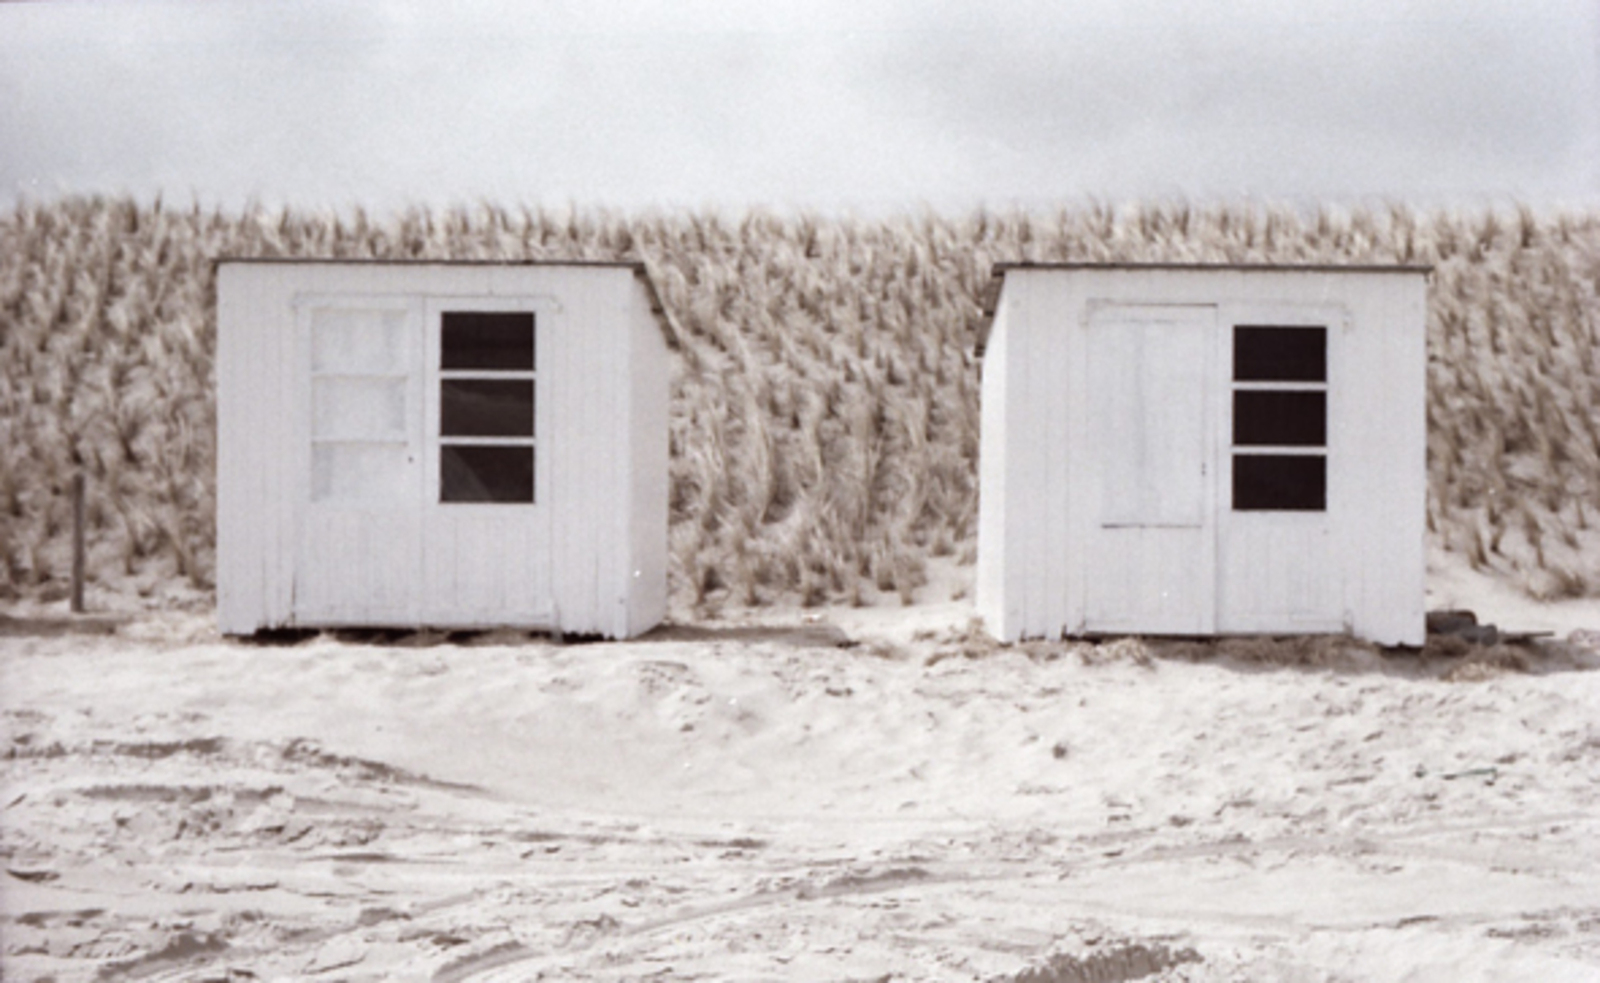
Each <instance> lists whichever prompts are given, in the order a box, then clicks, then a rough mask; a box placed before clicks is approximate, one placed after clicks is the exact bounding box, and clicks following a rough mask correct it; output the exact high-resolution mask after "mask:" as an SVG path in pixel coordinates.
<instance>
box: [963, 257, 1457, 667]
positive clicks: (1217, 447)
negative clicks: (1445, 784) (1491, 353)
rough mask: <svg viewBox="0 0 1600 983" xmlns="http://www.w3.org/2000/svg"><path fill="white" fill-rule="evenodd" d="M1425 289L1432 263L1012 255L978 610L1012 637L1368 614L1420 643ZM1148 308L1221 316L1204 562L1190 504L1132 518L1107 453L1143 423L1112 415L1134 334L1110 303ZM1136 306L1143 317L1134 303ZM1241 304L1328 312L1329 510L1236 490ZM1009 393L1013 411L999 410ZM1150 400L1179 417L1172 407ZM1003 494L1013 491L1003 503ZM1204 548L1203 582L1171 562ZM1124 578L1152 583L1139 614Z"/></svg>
mask: <svg viewBox="0 0 1600 983" xmlns="http://www.w3.org/2000/svg"><path fill="white" fill-rule="evenodd" d="M1424 304H1425V281H1424V278H1423V277H1422V275H1420V274H1416V273H1409V274H1402V273H1327V272H1321V271H1315V272H1313V271H1291V270H1282V269H1279V270H1270V271H1267V270H1260V271H1250V270H1233V269H1218V270H1138V269H1119V270H1049V269H1041V270H1027V269H1011V270H1008V271H1007V272H1006V276H1005V281H1004V287H1003V291H1002V296H1001V299H1000V303H999V305H998V306H997V314H996V323H995V330H994V331H993V332H992V334H991V345H990V347H989V350H988V352H987V353H986V355H985V360H984V368H983V371H984V383H983V397H984V417H983V433H982V440H983V449H984V458H985V461H986V463H985V465H984V466H983V468H982V480H981V494H980V506H979V514H980V525H979V558H978V578H977V598H976V601H977V608H978V613H979V614H980V615H982V616H983V617H984V618H985V619H986V621H987V623H988V624H989V626H990V628H991V630H992V631H994V632H995V634H996V635H997V636H999V637H1001V638H1004V639H1007V640H1014V639H1017V638H1021V637H1059V636H1062V635H1079V634H1086V633H1099V632H1139V633H1146V634H1162V633H1182V634H1187V633H1190V631H1188V630H1185V629H1184V628H1183V627H1182V625H1185V624H1190V625H1197V626H1198V629H1197V630H1196V631H1195V632H1194V633H1209V632H1210V631H1213V630H1214V631H1215V632H1218V633H1230V632H1238V633H1270V632H1302V631H1312V632H1315V631H1342V630H1349V631H1352V632H1354V633H1355V634H1357V635H1359V636H1361V637H1365V638H1369V639H1372V640H1374V641H1378V642H1380V643H1384V644H1420V642H1421V640H1422V633H1423V588H1424V576H1425V560H1424V552H1423V549H1424V540H1423V535H1424V531H1423V524H1424V516H1425V512H1424V509H1425V501H1424V496H1425V493H1426V489H1425V480H1426V479H1425V459H1426V423H1425V409H1424V399H1425V392H1424V387H1425V384H1426V381H1425V368H1426V366H1425V350H1424V346H1425V341H1424V337H1425V336H1424V317H1425V312H1424ZM1139 309H1145V310H1147V311H1148V310H1157V311H1159V310H1162V309H1167V310H1169V311H1172V312H1182V316H1181V317H1180V316H1178V314H1177V313H1174V314H1172V315H1170V316H1169V315H1163V316H1162V317H1163V318H1166V319H1171V318H1176V319H1177V320H1178V321H1183V320H1185V319H1187V320H1188V321H1189V322H1191V323H1194V324H1202V323H1205V322H1206V321H1207V319H1208V318H1209V319H1210V323H1213V324H1214V327H1213V328H1211V329H1210V331H1209V333H1210V338H1209V339H1208V341H1207V342H1206V343H1205V344H1204V345H1202V346H1201V347H1202V348H1205V349H1209V365H1208V367H1207V368H1206V369H1205V372H1206V375H1207V378H1208V379H1209V384H1208V386H1207V387H1206V393H1205V409H1204V412H1205V413H1206V414H1207V419H1206V423H1205V425H1204V442H1205V448H1204V460H1205V462H1206V463H1205V465H1204V467H1205V468H1206V472H1207V480H1208V481H1209V482H1210V487H1211V488H1212V489H1213V493H1212V497H1211V504H1210V505H1208V506H1207V509H1208V512H1207V516H1206V531H1205V533H1204V535H1206V536H1208V537H1211V540H1210V541H1211V543H1212V544H1213V545H1214V550H1215V554H1214V558H1212V559H1210V560H1205V561H1199V562H1197V561H1195V560H1194V556H1195V554H1194V551H1193V550H1192V549H1189V548H1188V547H1185V546H1180V545H1177V544H1179V543H1180V542H1182V541H1183V534H1182V533H1181V532H1180V531H1179V530H1180V529H1181V527H1182V526H1183V525H1184V523H1182V522H1178V521H1166V520H1163V521H1152V522H1148V523H1142V522H1119V521H1115V520H1116V516H1112V515H1109V514H1108V513H1107V512H1106V511H1105V504H1104V500H1105V497H1106V495H1107V487H1108V484H1107V483H1108V482H1110V483H1111V484H1112V485H1115V484H1116V481H1117V479H1116V476H1115V470H1114V469H1111V468H1109V467H1108V464H1107V462H1108V460H1109V459H1110V457H1111V456H1112V455H1115V454H1118V453H1119V452H1121V453H1125V452H1126V448H1125V447H1118V446H1114V445H1115V443H1116V441H1117V440H1118V439H1119V434H1120V436H1121V437H1122V438H1126V436H1127V435H1126V434H1125V433H1121V432H1120V431H1119V430H1118V429H1117V426H1115V425H1113V424H1112V423H1108V422H1107V417H1108V416H1115V413H1116V411H1115V400H1114V399H1112V398H1111V397H1112V396H1113V395H1114V392H1115V391H1114V390H1113V389H1108V387H1110V386H1114V385H1116V382H1114V381H1113V380H1111V379H1109V378H1108V377H1107V374H1106V369H1107V368H1108V365H1109V366H1110V367H1112V368H1114V367H1115V363H1116V361H1117V359H1118V358H1119V357H1121V356H1119V355H1118V354H1117V353H1118V352H1119V349H1118V348H1117V345H1116V341H1115V337H1114V336H1106V335H1104V334H1097V331H1106V330H1110V327H1109V326H1106V325H1104V324H1103V322H1105V321H1106V320H1107V318H1109V319H1110V320H1111V321H1112V322H1116V321H1118V320H1119V319H1120V320H1121V321H1124V322H1130V323H1138V317H1137V311H1138V310H1139ZM1129 311H1132V312H1134V314H1135V316H1134V317H1132V318H1131V321H1130V318H1128V317H1124V316H1123V314H1125V313H1126V312H1129ZM1119 312H1121V313H1119ZM1002 315H1003V316H1004V321H1003V322H1002V321H1001V320H1000V319H1001V316H1002ZM1157 320H1160V319H1159V318H1158V319H1157ZM1096 324H1102V327H1101V328H1098V329H1097V328H1095V327H1094V325H1096ZM1236 324H1283V325H1293V324H1303V325H1312V324H1316V325H1323V326H1326V327H1327V329H1328V350H1327V353H1328V380H1329V381H1328V387H1327V393H1328V395H1327V401H1328V402H1327V430H1328V438H1327V445H1326V446H1327V460H1328V481H1327V507H1326V510H1325V511H1324V512H1319V513H1305V512H1235V511H1233V510H1232V509H1231V505H1230V482H1231V470H1230V469H1231V461H1232V455H1231V453H1230V446H1231V433H1230V431H1229V426H1230V420H1231V402H1230V401H1231V398H1232V397H1231V387H1232V347H1231V346H1232V337H1233V332H1232V330H1231V329H1232V327H1233V326H1234V325H1236ZM1174 330H1176V329H1174ZM1160 334H1161V332H1160V331H1155V332H1154V334H1152V335H1151V337H1159V336H1160ZM1108 337H1109V338H1110V339H1111V340H1109V341H1108V340H1105V339H1107V338H1108ZM1170 337H1176V336H1170ZM1096 338H1101V339H1102V341H1101V342H1096V341H1095V339H1096ZM996 341H998V342H999V344H998V345H997V344H995V342H996ZM1097 345H1098V346H1099V347H1096V346H1097ZM1108 352H1109V353H1110V354H1109V356H1108ZM1190 354H1191V356H1193V355H1194V353H1192V352H1191V353H1190ZM1108 357H1109V358H1110V362H1109V363H1108V361H1107V359H1108ZM1096 363H1098V364H1099V369H1098V370H1097V369H1096V367H1095V366H1096ZM1174 364H1178V363H1176V362H1175V363H1174ZM1097 373H1098V374H1097ZM1169 374H1170V373H1169ZM1141 398H1143V397H1141ZM1155 398H1156V399H1158V400H1159V399H1160V398H1161V397H1160V395H1159V393H1158V394H1157V396H1156V397H1155ZM991 401H994V402H996V403H997V404H999V405H1000V406H1002V407H1003V408H1004V409H1003V412H997V413H991V412H990V403H991ZM1128 405H1130V406H1137V405H1138V403H1137V402H1136V401H1131V400H1130V401H1129V404H1128ZM1150 412H1151V414H1153V415H1151V417H1150V419H1152V420H1159V419H1160V418H1161V414H1162V412H1164V411H1163V410H1162V409H1161V408H1160V407H1156V408H1154V409H1152V410H1151V411H1150ZM1000 430H1004V431H1009V432H1010V433H1011V436H1010V437H1009V439H1007V438H1004V437H1000V438H998V439H1000V440H1001V441H1002V446H1003V448H1004V450H1003V459H1002V460H1001V461H999V462H993V461H988V460H987V458H988V454H989V448H990V447H991V440H993V439H996V436H997V431H1000ZM997 479H998V481H999V482H1000V483H999V485H998V489H999V490H998V491H996V488H997V485H996V481H997ZM1124 483H1126V480H1124ZM991 496H993V497H994V498H996V499H997V500H998V502H999V503H1000V504H998V506H997V505H996V504H995V503H989V504H985V500H986V499H988V498H990V497H991ZM1123 530H1126V531H1123ZM996 554H998V555H999V558H998V559H997V558H996ZM1185 564H1187V566H1188V567H1192V568H1193V573H1192V574H1190V575H1189V576H1191V577H1192V578H1195V579H1197V580H1199V581H1203V583H1200V584H1197V585H1189V584H1184V583H1183V582H1182V581H1181V580H1173V579H1171V578H1173V577H1179V576H1181V575H1182V571H1184V570H1185ZM1141 565H1143V567H1141ZM1141 569H1151V570H1153V571H1154V573H1152V574H1151V575H1149V576H1143V575H1141V573H1140V570H1141ZM1163 571H1165V572H1163ZM1164 577H1166V578H1168V580H1169V581H1170V582H1168V583H1165V584H1163V582H1162V580H1163V578H1164ZM1191 587H1192V588H1193V589H1191ZM1118 591H1122V592H1133V593H1140V592H1142V595H1143V596H1142V599H1141V598H1139V597H1134V598H1132V599H1128V600H1125V602H1124V603H1123V606H1122V608H1121V609H1120V612H1119V613H1120V614H1121V615H1123V616H1122V617H1120V618H1115V619H1113V618H1108V617H1107V616H1106V615H1105V614H1104V613H1103V611H1097V607H1100V608H1104V606H1105V600H1104V598H1105V596H1106V594H1107V593H1108V592H1110V593H1111V594H1112V595H1116V592H1118ZM1097 597H1100V598H1101V600H1100V601H1097V600H1096V598H1097ZM1195 598H1199V600H1196V599H1195ZM1208 598H1209V600H1208ZM1195 604H1200V605H1209V606H1210V607H1209V610H1202V611H1199V612H1198V613H1196V612H1187V613H1185V614H1184V615H1183V616H1182V617H1177V618H1174V617H1173V616H1172V611H1171V610H1170V608H1172V607H1173V606H1177V607H1180V608H1181V607H1184V606H1192V605H1195ZM1208 616H1209V620H1210V622H1211V628H1210V629H1205V628H1204V625H1205V623H1206V621H1207V618H1208Z"/></svg>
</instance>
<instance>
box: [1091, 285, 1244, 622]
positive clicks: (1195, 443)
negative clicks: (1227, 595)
mask: <svg viewBox="0 0 1600 983" xmlns="http://www.w3.org/2000/svg"><path fill="white" fill-rule="evenodd" d="M1087 331H1088V344H1087V353H1088V359H1087V366H1086V367H1087V370H1088V380H1089V381H1088V396H1089V410H1088V417H1089V418H1088V433H1087V434H1086V436H1087V439H1088V443H1087V448H1088V451H1089V453H1088V455H1086V456H1087V459H1088V460H1087V461H1086V462H1085V464H1084V465H1083V466H1084V467H1086V468H1089V469H1091V471H1092V473H1091V474H1090V475H1089V476H1088V477H1087V479H1086V480H1088V481H1089V483H1090V485H1091V486H1092V488H1093V490H1092V492H1091V493H1090V495H1089V501H1090V503H1091V505H1090V515H1089V516H1088V517H1087V519H1086V525H1087V527H1088V528H1087V531H1086V532H1087V536H1086V541H1087V543H1088V554H1089V555H1088V557H1087V558H1086V559H1087V560H1088V565H1087V572H1086V575H1085V578H1084V590H1085V595H1084V609H1083V610H1084V619H1085V623H1084V629H1085V630H1086V631H1088V632H1140V633H1148V634H1169V635H1188V634H1195V635H1199V634H1209V633H1211V632H1212V630H1213V629H1214V627H1215V624H1216V590H1215V583H1216V582H1215V577H1214V573H1215V569H1216V527H1215V521H1214V516H1215V504H1214V502H1215V499H1214V491H1213V487H1214V478H1215V476H1214V475H1213V474H1211V471H1212V470H1213V466H1212V464H1211V461H1212V456H1211V454H1212V448H1211V443H1212V430H1211V422H1210V421H1211V417H1212V410H1211V395H1210V393H1211V391H1212V389H1213V386H1212V376H1213V358H1214V352H1215V350H1216V337H1217V336H1216V310H1215V308H1213V307H1209V306H1156V305H1151V306H1144V305H1141V306H1132V305H1116V306H1106V307H1100V308H1096V309H1094V310H1092V312H1091V314H1090V316H1089V319H1088V323H1087ZM1091 462H1092V463H1091ZM1068 467H1069V468H1072V467H1074V463H1073V462H1069V464H1068Z"/></svg>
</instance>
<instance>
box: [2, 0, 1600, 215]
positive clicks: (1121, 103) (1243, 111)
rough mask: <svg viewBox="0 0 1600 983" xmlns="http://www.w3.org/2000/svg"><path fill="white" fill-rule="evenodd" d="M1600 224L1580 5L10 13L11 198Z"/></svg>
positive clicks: (551, 3)
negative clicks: (1155, 212)
mask: <svg viewBox="0 0 1600 983" xmlns="http://www.w3.org/2000/svg"><path fill="white" fill-rule="evenodd" d="M158 191H159V192H161V193H163V194H164V195H165V197H166V199H167V201H169V202H171V203H174V204H187V203H188V202H189V201H190V200H191V199H195V198H198V199H199V200H200V201H201V202H203V203H206V204H223V205H227V206H230V207H237V206H241V205H243V204H244V203H245V202H247V201H250V200H256V201H260V202H262V203H263V204H266V205H268V206H276V205H279V204H284V203H293V204H300V205H310V206H333V207H341V208H342V207H348V206H352V205H356V204H361V205H365V206H367V207H369V208H378V209H387V208H391V207H395V206H398V205H404V204H407V203H411V202H418V203H430V204H450V203H463V202H464V203H474V202H477V201H480V200H491V201H496V202H501V203H505V204H516V203H529V204H546V205H556V206H562V205H566V204H568V203H576V204H579V205H601V206H610V207H615V208H626V209H633V208H638V207H641V206H662V207H666V208H671V207H677V206H691V207H694V206H702V205H710V206H716V207H723V208H732V209H737V208H742V207H744V206H747V205H752V204H761V205H767V206H774V207H779V208H785V207H799V208H812V209H818V210H824V211H839V210H846V209H851V210H856V211H881V210H885V209H890V210H893V209H916V208H920V207H922V206H923V205H929V206H932V207H935V208H939V209H967V208H971V207H974V206H976V205H978V204H980V203H983V204H988V205H991V206H1005V205H1010V204H1022V205H1025V206H1030V207H1037V206H1051V205H1055V204H1061V203H1073V202H1081V201H1083V200H1085V199H1088V198H1095V199H1098V200H1102V201H1110V202H1113V203H1116V202H1121V201H1124V200H1131V199H1135V198H1155V197H1176V196H1185V197H1187V198H1189V199H1191V200H1197V201H1213V200H1225V201H1234V200H1239V199H1246V198H1248V199H1253V200H1268V201H1280V200H1292V201H1310V200H1330V199H1331V200H1339V201H1346V202H1349V201H1359V200H1364V199H1372V198H1379V199H1393V200H1405V201H1412V202H1416V203H1419V204H1429V205H1431V204H1436V203H1450V202H1466V203H1477V202H1480V201H1484V200H1489V201H1505V200H1509V199H1512V198H1516V199H1521V200H1526V201H1530V202H1533V203H1535V204H1556V203H1582V204H1595V203H1600V3H1596V2H1595V0H1517V2H1509V0H1436V2H1414V3H1407V2H1404V0H1372V2H1367V0H1327V2H1318V3H1311V2H1293V0H1259V2H1255V0H1216V2H1212V0H1188V2H1180V0H1172V2H1167V3H1157V2H1140V0H1021V2H1005V0H991V2H987V3H965V2H957V0H806V2H800V0H751V2H742V3H739V2H732V0H526V2H512V0H468V2H452V3H436V2H428V3H378V2H372V3H333V2H329V0H314V2H286V0H276V2H266V0H257V2H248V3H245V2H229V0H203V2H200V0H196V2H160V3H157V2H128V0H116V2H100V3H83V2H64V0H54V2H32V3H0V200H3V201H4V202H5V203H7V204H9V203H11V202H12V201H14V200H15V199H16V198H17V197H19V196H22V197H27V198H30V199H35V200H37V199H45V198H50V197H54V196H56V195H58V194H60V193H62V192H110V193H117V192H131V193H133V194H135V195H137V196H139V197H141V198H148V197H151V196H152V195H154V194H155V193H156V192H158Z"/></svg>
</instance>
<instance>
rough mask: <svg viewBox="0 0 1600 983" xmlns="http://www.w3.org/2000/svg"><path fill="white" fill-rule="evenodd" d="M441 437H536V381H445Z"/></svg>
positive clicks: (441, 392)
mask: <svg viewBox="0 0 1600 983" xmlns="http://www.w3.org/2000/svg"><path fill="white" fill-rule="evenodd" d="M439 434H440V435H441V436H444V437H532V436H533V380H532V379H442V380H440V382H439Z"/></svg>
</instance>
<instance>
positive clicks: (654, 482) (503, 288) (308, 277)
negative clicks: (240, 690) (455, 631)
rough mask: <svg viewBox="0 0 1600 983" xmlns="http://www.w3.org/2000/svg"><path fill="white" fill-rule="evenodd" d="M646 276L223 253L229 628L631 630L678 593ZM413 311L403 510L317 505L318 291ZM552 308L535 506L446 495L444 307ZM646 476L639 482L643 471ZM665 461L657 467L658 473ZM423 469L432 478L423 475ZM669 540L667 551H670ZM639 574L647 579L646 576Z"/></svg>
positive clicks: (221, 601)
mask: <svg viewBox="0 0 1600 983" xmlns="http://www.w3.org/2000/svg"><path fill="white" fill-rule="evenodd" d="M643 293H644V291H643V290H642V288H641V287H640V286H639V285H638V284H637V282H636V278H635V272H634V269H633V268H631V267H585V266H557V265H540V266H519V265H493V264H484V265H464V264H433V265H429V264H382V263H326V264H320V263H258V262H239V263H229V262H224V263H222V264H220V267H219V273H218V370H217V376H218V396H217V401H218V441H219V447H218V471H219V473H218V588H217V590H218V623H219V625H220V627H221V628H222V630H223V631H225V632H229V633H248V632H252V631H255V630H258V629H260V628H266V627H274V626H282V625H310V626H319V625H337V624H366V625H382V624H394V625H403V626H404V625H437V626H441V627H445V626H461V627H486V626H493V625H521V626H528V627H552V628H558V629H560V630H563V631H567V632H572V633H599V634H606V635H612V636H625V635H629V634H636V633H638V632H640V631H643V630H647V629H648V628H649V627H651V626H652V625H654V624H655V623H656V622H657V621H658V620H659V619H660V617H661V616H662V614H663V613H664V611H665V598H666V563H665V556H666V508H667V506H666V492H667V477H666V466H667V462H666V430H667V385H666V378H667V371H668V366H667V362H666V346H665V342H664V340H663V339H662V336H661V332H660V328H659V325H658V324H657V323H656V322H655V320H654V315H653V314H652V313H651V311H650V309H649V306H648V303H647V302H644V301H641V300H640V295H642V294H643ZM362 298H367V302H370V303H374V304H390V305H393V304H395V303H400V304H402V305H411V306H412V307H414V309H415V311H416V312H417V313H416V315H415V317H414V318H413V319H412V322H411V330H414V331H415V332H416V337H415V339H414V344H413V345H412V348H413V351H412V355H413V356H414V357H415V358H416V361H417V364H416V365H415V367H414V368H415V372H416V375H417V378H419V379H420V380H421V381H420V382H419V383H418V385H417V386H416V387H414V388H415V389H416V392H417V393H418V394H420V395H419V398H418V399H417V400H415V402H417V403H418V405H414V406H410V407H409V412H410V413H411V414H412V415H413V417H415V422H414V426H415V427H416V430H417V436H416V439H415V441H414V446H415V448H416V451H417V453H419V454H421V455H422V456H423V457H424V460H423V461H421V462H418V465H419V468H420V472H419V478H418V488H417V490H416V494H415V496H414V498H415V502H414V505H413V506H411V507H410V508H409V511H407V510H405V509H402V510H401V511H402V512H407V514H409V515H411V516H413V517H414V521H412V522H411V525H410V529H409V531H408V530H407V527H406V522H405V521H404V520H396V519H395V518H394V515H396V514H399V513H394V514H389V513H384V512H383V511H382V510H379V509H371V510H364V509H362V508H361V507H359V506H357V505H354V504H345V505H341V506H337V507H335V506H332V505H331V504H330V503H315V504H314V503H313V502H312V501H311V478H310V468H311V439H310V434H311V423H310V400H311V383H310V378H311V375H310V356H309V353H308V342H307V340H306V338H304V337H301V335H303V334H304V324H303V323H300V322H297V320H296V306H297V303H298V304H300V305H301V306H302V307H303V306H304V305H305V304H307V303H316V302H318V301H319V299H322V300H329V299H332V300H331V301H330V302H336V303H350V304H358V305H359V304H360V303H362ZM452 304H459V305H460V306H463V307H467V308H471V307H479V308H485V309H492V308H495V307H496V306H499V307H501V308H502V309H504V308H505V307H506V306H508V305H509V306H511V307H525V306H528V305H532V306H533V307H534V309H535V311H536V327H535V331H536V347H537V366H536V370H535V372H536V381H535V393H536V395H535V414H536V422H535V438H534V439H535V502H534V504H533V505H532V506H520V505H506V506H501V505H488V504H485V505H473V504H449V505H441V504H440V503H439V502H438V500H437V484H436V482H437V465H436V463H435V462H434V461H433V458H434V457H435V456H436V453H437V451H436V444H435V441H434V436H436V434H437V425H438V412H439V407H438V394H437V393H436V392H434V391H433V390H434V389H436V388H437V375H436V374H435V373H434V369H435V368H436V366H435V365H432V364H431V362H433V361H437V358H438V350H437V341H436V340H427V336H431V335H432V333H435V332H436V331H437V315H438V312H439V311H440V310H441V309H442V308H443V307H446V306H451V305H452ZM641 472H643V473H641ZM657 472H659V473H657ZM424 478H426V479H427V480H423V479H424ZM658 541H659V542H658ZM636 574H637V575H636Z"/></svg>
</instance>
